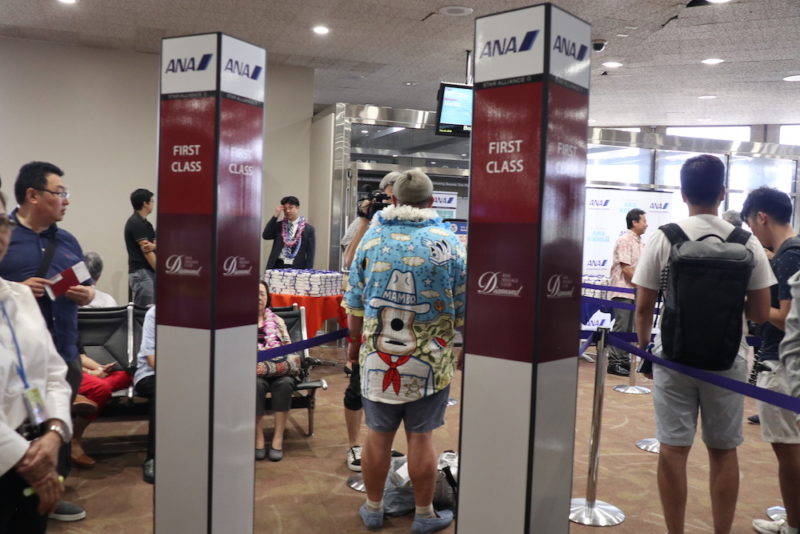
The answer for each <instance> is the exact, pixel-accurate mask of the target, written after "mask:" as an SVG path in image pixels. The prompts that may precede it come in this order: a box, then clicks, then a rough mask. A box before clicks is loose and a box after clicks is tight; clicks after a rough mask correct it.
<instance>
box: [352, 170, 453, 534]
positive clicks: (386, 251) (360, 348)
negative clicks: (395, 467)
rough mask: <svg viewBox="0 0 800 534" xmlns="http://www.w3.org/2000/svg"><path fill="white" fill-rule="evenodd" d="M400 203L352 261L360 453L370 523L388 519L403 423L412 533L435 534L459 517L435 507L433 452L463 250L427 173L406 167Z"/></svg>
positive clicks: (449, 370) (397, 191)
mask: <svg viewBox="0 0 800 534" xmlns="http://www.w3.org/2000/svg"><path fill="white" fill-rule="evenodd" d="M392 203H393V205H392V206H390V207H388V208H385V209H384V210H382V211H380V212H378V213H377V214H376V215H375V217H374V218H373V222H372V224H371V226H370V228H369V230H368V231H367V233H366V234H365V235H364V237H363V239H362V240H361V243H360V245H359V249H358V251H357V253H356V257H355V260H354V261H353V264H352V266H351V270H350V277H349V280H348V286H349V287H348V290H347V293H346V295H345V302H344V305H345V307H346V308H347V310H348V317H349V325H350V336H349V338H348V341H349V346H348V351H349V352H350V353H351V354H349V356H350V357H351V359H354V358H355V357H356V355H357V356H358V361H359V362H360V365H361V373H362V377H361V390H362V391H361V392H362V396H363V403H364V415H365V416H366V422H367V427H368V428H369V433H368V435H367V441H366V445H365V447H364V450H363V456H362V472H363V475H364V483H365V485H366V489H367V502H366V503H365V504H364V505H362V506H361V508H360V510H359V514H360V516H361V519H362V520H363V522H364V524H365V526H366V527H367V528H369V529H377V528H380V527H381V526H382V525H383V486H384V481H385V480H386V475H387V472H388V469H389V462H390V455H391V446H392V441H393V439H394V435H395V433H396V431H397V429H398V427H399V426H400V422H401V421H403V422H404V424H405V430H406V437H407V441H408V466H409V475H410V477H411V481H412V484H413V487H414V501H415V503H416V515H415V517H414V522H413V524H412V532H415V533H425V532H434V531H437V530H440V529H443V528H445V527H446V526H447V525H449V524H450V523H451V522H452V519H453V515H452V512H450V511H439V512H438V513H437V512H435V511H434V510H433V505H432V502H433V491H434V487H435V482H436V477H437V473H436V469H437V461H436V452H435V450H434V448H433V442H432V434H433V430H434V429H435V428H438V427H439V426H441V425H442V424H444V411H445V407H446V404H447V398H448V392H449V390H450V381H451V380H452V378H453V374H454V372H455V366H456V359H455V355H454V353H453V338H454V336H455V329H456V327H459V326H461V324H462V323H463V317H464V296H465V292H466V260H465V258H466V254H465V252H464V248H463V246H462V245H461V242H460V241H459V240H458V238H457V237H456V236H455V235H454V234H453V233H452V232H451V231H450V230H449V229H447V227H446V226H445V225H444V224H443V223H442V221H441V219H440V218H439V217H438V215H437V214H436V212H435V211H434V210H432V209H430V207H431V206H432V204H433V184H432V183H431V181H430V178H428V176H427V175H425V173H423V172H421V171H419V170H411V171H407V172H405V173H403V175H402V176H401V177H399V178H398V179H397V181H396V182H395V185H394V194H393V195H392Z"/></svg>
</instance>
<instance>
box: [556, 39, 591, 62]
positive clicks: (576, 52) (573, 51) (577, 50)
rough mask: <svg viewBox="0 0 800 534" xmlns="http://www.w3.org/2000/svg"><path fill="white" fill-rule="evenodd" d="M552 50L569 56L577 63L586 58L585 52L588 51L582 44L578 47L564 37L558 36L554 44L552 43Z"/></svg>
mask: <svg viewBox="0 0 800 534" xmlns="http://www.w3.org/2000/svg"><path fill="white" fill-rule="evenodd" d="M553 50H558V51H559V52H561V53H562V54H564V55H565V56H570V57H572V58H575V59H577V60H578V61H582V60H583V58H585V57H586V52H587V51H588V50H589V47H588V46H586V45H583V44H582V45H580V47H579V46H578V44H577V43H576V42H575V41H570V40H569V39H567V38H566V37H563V36H561V35H558V36H556V42H555V43H553Z"/></svg>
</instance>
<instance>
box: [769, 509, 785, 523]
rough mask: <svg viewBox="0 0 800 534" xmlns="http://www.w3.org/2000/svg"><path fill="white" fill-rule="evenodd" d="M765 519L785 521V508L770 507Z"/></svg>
mask: <svg viewBox="0 0 800 534" xmlns="http://www.w3.org/2000/svg"><path fill="white" fill-rule="evenodd" d="M767 517H769V518H770V519H772V520H773V521H778V520H781V519H786V508H784V507H783V506H770V507H769V508H767Z"/></svg>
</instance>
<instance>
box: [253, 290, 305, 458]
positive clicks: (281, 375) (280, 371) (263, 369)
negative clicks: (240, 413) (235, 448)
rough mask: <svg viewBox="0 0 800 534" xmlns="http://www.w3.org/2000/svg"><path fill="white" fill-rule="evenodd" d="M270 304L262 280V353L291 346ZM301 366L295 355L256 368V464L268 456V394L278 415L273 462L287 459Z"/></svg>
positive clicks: (261, 363) (260, 296)
mask: <svg viewBox="0 0 800 534" xmlns="http://www.w3.org/2000/svg"><path fill="white" fill-rule="evenodd" d="M269 304H270V295H269V288H268V287H267V283H266V282H264V281H263V280H261V281H260V282H259V286H258V310H259V313H258V350H267V349H273V348H275V347H280V346H281V345H288V344H289V343H291V339H290V338H289V332H288V331H287V330H286V324H285V323H284V322H283V319H281V318H280V317H278V316H277V315H275V314H274V313H273V312H272V310H270V309H269ZM301 364H302V362H301V357H300V355H299V354H296V353H294V354H289V355H286V356H280V357H278V358H275V359H272V360H267V361H263V362H258V364H257V365H256V460H263V459H264V458H266V457H267V456H268V455H267V450H266V444H265V442H264V413H265V412H266V406H265V403H264V398H265V397H266V395H267V393H271V394H272V411H273V412H275V433H274V434H273V436H272V443H271V445H270V448H269V459H270V460H271V461H273V462H279V461H281V459H282V458H283V433H284V430H285V429H286V418H287V417H288V416H289V406H290V405H291V402H292V392H293V391H294V386H295V384H296V382H297V377H298V376H299V374H300V366H301Z"/></svg>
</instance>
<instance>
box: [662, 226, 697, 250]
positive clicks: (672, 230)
mask: <svg viewBox="0 0 800 534" xmlns="http://www.w3.org/2000/svg"><path fill="white" fill-rule="evenodd" d="M658 229H659V230H661V231H662V232H664V235H666V236H667V239H669V242H670V244H671V245H677V244H678V243H683V242H684V241H690V239H689V236H687V235H686V232H684V231H683V228H681V227H680V226H678V225H677V224H676V223H669V224H665V225H663V226H660V227H659V228H658Z"/></svg>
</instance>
